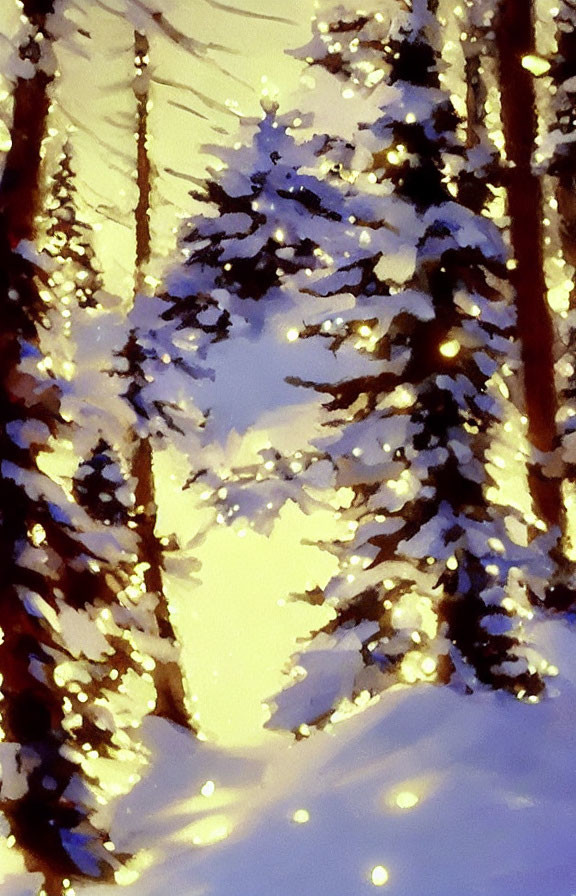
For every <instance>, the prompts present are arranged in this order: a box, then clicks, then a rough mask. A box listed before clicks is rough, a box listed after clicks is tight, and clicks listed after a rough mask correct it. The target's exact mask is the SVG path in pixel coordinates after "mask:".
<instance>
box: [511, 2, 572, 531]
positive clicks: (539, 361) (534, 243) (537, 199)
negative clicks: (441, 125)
mask: <svg viewBox="0 0 576 896" xmlns="http://www.w3.org/2000/svg"><path fill="white" fill-rule="evenodd" d="M532 7H533V4H532V2H531V0H501V2H500V6H499V9H498V13H497V16H496V48H497V52H498V64H499V73H500V91H501V102H502V119H503V128H504V138H505V141H506V154H507V157H508V162H509V166H510V167H509V169H508V172H507V179H508V205H509V214H510V218H511V225H510V231H511V239H512V247H513V250H514V255H515V258H516V267H515V269H514V270H513V271H511V281H512V284H513V286H514V287H515V290H516V295H517V315H518V331H519V337H520V340H521V345H522V361H523V368H524V384H525V392H526V412H527V416H528V438H529V439H530V441H531V443H532V445H533V446H534V447H535V448H536V449H537V450H538V451H539V452H542V454H544V455H546V454H550V453H551V452H552V451H554V449H555V448H556V447H557V432H556V422H555V415H556V410H557V396H556V391H555V387H554V333H553V328H552V320H551V316H550V311H549V308H548V302H547V290H546V281H545V276H544V254H543V223H542V217H543V213H542V186H541V182H540V179H539V178H538V176H537V175H536V174H535V173H534V171H533V168H532V153H533V151H534V148H535V145H536V144H535V138H536V136H537V118H536V98H535V91H534V84H533V81H532V75H531V73H530V72H529V71H527V70H526V69H525V68H524V67H523V66H522V58H523V57H524V56H526V55H528V54H533V53H535V36H534V23H533V9H532ZM529 486H530V491H531V494H532V497H533V500H534V507H535V510H536V513H537V514H538V516H539V517H541V518H542V519H543V520H544V521H545V522H546V523H547V524H548V525H549V526H555V525H559V524H560V523H561V521H562V517H563V511H562V496H561V482H560V480H559V479H558V478H554V477H552V476H547V475H546V474H545V472H544V470H543V468H542V464H541V463H535V464H533V465H532V466H531V468H530V471H529Z"/></svg>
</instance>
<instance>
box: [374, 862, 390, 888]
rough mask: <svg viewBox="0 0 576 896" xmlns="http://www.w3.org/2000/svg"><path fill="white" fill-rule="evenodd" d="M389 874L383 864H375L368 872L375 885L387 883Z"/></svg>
mask: <svg viewBox="0 0 576 896" xmlns="http://www.w3.org/2000/svg"><path fill="white" fill-rule="evenodd" d="M389 879H390V875H389V873H388V870H387V869H386V868H385V867H384V865H375V866H374V868H373V869H372V872H371V874H370V880H371V881H372V883H373V884H374V886H375V887H383V886H384V885H385V884H387V883H388V880H389Z"/></svg>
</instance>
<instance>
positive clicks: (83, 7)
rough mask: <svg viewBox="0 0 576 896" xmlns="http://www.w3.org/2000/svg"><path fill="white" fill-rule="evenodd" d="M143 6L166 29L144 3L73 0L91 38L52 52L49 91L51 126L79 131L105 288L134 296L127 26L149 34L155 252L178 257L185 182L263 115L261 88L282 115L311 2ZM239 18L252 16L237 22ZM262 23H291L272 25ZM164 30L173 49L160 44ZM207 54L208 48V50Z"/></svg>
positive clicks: (188, 205) (199, 0)
mask: <svg viewBox="0 0 576 896" xmlns="http://www.w3.org/2000/svg"><path fill="white" fill-rule="evenodd" d="M147 2H148V6H153V7H154V9H155V10H157V9H158V8H159V7H160V8H161V11H162V13H163V15H164V16H165V19H164V24H165V25H166V24H168V26H169V27H168V28H166V27H165V28H160V27H158V26H157V25H156V24H154V22H152V21H151V19H150V17H149V16H148V15H147V14H146V13H145V12H144V11H143V10H142V7H144V0H78V2H77V3H75V4H74V5H72V4H71V6H70V11H69V12H68V14H67V15H68V18H69V19H70V20H71V21H72V22H74V24H75V26H76V28H77V27H81V28H82V29H83V30H85V31H88V32H89V33H90V34H91V39H87V38H85V37H83V36H82V35H79V34H78V32H77V30H76V29H71V30H70V33H69V34H68V35H67V36H66V37H65V38H64V40H61V41H60V42H59V45H58V46H59V50H58V60H59V67H60V70H61V71H62V77H61V79H60V81H59V83H58V85H57V88H56V97H55V98H56V100H57V103H56V104H55V108H56V109H57V111H56V113H55V115H56V117H57V118H58V121H56V122H55V127H56V128H57V129H58V130H61V129H62V128H63V127H67V126H70V125H72V126H73V127H75V128H76V130H75V133H74V135H73V136H74V141H75V146H76V151H77V167H78V169H79V175H80V186H81V192H82V198H83V199H84V201H85V202H86V204H87V206H88V207H89V208H90V209H91V210H93V209H96V211H97V215H96V217H95V218H93V215H92V214H91V215H90V217H91V218H92V219H93V220H94V222H95V223H96V224H98V225H102V228H103V229H102V231H101V233H100V235H99V237H98V250H99V255H100V257H101V262H102V265H103V268H104V271H105V273H106V281H107V286H108V288H109V289H110V290H112V291H118V292H126V291H127V290H128V291H129V289H130V285H131V278H132V270H131V258H132V255H133V240H134V232H133V215H132V210H133V209H134V207H135V205H136V186H135V183H134V180H133V177H132V172H133V170H134V167H135V161H134V151H135V145H134V139H133V137H132V132H133V129H134V126H135V106H134V98H133V96H132V94H131V90H130V84H131V80H132V77H133V30H134V27H135V26H139V27H142V28H144V27H146V29H147V32H148V36H149V40H150V72H151V74H152V79H153V83H152V86H151V91H150V96H151V100H152V107H151V109H150V120H149V123H150V153H151V156H152V159H153V162H154V165H155V169H156V177H155V181H154V189H153V193H152V205H153V214H152V227H153V237H154V247H153V249H154V254H155V255H156V256H158V255H160V256H163V255H166V254H167V253H169V252H170V250H171V249H172V247H173V241H174V234H173V229H174V228H175V227H178V226H179V219H180V217H181V216H184V217H186V216H187V215H189V214H190V212H191V211H192V209H193V204H192V202H191V200H190V197H189V195H188V192H189V190H190V189H191V188H193V187H194V183H193V182H191V181H190V180H189V178H190V177H192V178H194V177H196V178H197V177H202V175H203V173H204V170H205V166H206V164H207V163H209V162H210V159H209V157H208V156H207V155H205V154H202V151H201V147H202V145H203V144H205V143H218V142H222V141H224V142H226V141H227V142H230V140H233V139H234V136H233V135H234V134H235V132H236V130H237V124H238V121H237V119H238V115H240V114H242V115H248V116H254V115H258V114H259V112H260V107H259V102H260V98H261V92H262V90H263V89H268V88H272V89H273V90H278V95H279V98H280V100H281V101H283V102H285V103H286V105H287V107H288V108H289V106H290V101H289V94H290V92H291V91H293V90H295V89H296V88H297V86H298V78H299V73H300V70H301V67H300V64H299V63H297V62H296V61H295V60H293V59H291V58H290V57H289V56H287V55H286V54H285V52H284V50H285V49H286V48H291V47H297V46H300V45H301V44H303V43H305V42H306V40H307V39H308V36H309V22H310V17H311V16H312V14H313V0H288V2H285V3H280V2H278V0H230V2H229V3H219V2H217V0H185V2H182V0H160V2H156V0H155V2H154V4H151V3H150V2H149V0H147ZM226 6H228V7H230V10H231V11H229V10H227V9H226V8H225V7H226ZM241 9H246V10H250V11H251V12H252V13H253V14H254V15H255V16H258V17H252V16H247V15H240V14H238V13H237V12H234V11H233V10H241ZM265 15H271V16H276V17H280V18H283V19H286V20H289V21H288V22H287V23H285V22H283V21H280V22H277V21H273V22H270V21H267V20H266V19H265V18H264V16H265ZM290 22H292V23H290ZM171 29H173V30H172V32H171V33H172V38H171V36H170V34H167V33H166V31H167V30H168V31H169V32H170V31H171ZM175 32H180V33H181V34H182V35H185V36H191V37H192V39H193V42H194V43H192V45H188V46H182V45H180V44H179V43H178V42H177V41H176V39H173V38H174V37H176V36H177V35H175ZM181 42H182V41H181ZM206 45H210V47H211V48H210V49H208V50H207V51H205V47H206ZM217 45H220V46H222V47H223V49H222V50H220V49H218V48H217ZM262 79H268V80H267V81H263V80H262ZM172 85H176V86H172ZM190 110H191V111H190ZM229 135H232V136H229ZM156 270H158V267H157V268H156Z"/></svg>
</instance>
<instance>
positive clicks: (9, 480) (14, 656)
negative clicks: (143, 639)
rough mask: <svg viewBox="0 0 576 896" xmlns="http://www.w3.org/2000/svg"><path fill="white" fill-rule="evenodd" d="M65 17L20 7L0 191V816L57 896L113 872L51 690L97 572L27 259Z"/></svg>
mask: <svg viewBox="0 0 576 896" xmlns="http://www.w3.org/2000/svg"><path fill="white" fill-rule="evenodd" d="M57 5H58V4H57V3H56V2H52V0H24V3H23V4H22V13H23V16H24V17H25V19H24V20H23V21H24V27H23V31H24V34H23V40H22V43H21V45H20V47H19V50H18V55H19V59H20V61H21V67H20V69H19V70H18V74H17V76H16V78H15V82H14V89H13V97H12V102H13V116H12V125H11V149H10V150H9V152H8V154H7V157H6V160H5V165H4V169H3V173H2V178H1V180H0V304H1V307H2V320H3V326H2V339H1V341H2V351H1V352H0V417H1V427H0V442H1V445H0V448H1V455H2V468H1V473H0V514H1V518H2V537H1V539H0V553H1V568H2V575H1V586H0V628H1V629H2V644H1V646H0V672H1V674H2V730H3V740H4V743H3V746H2V750H3V761H2V765H3V772H4V774H3V785H2V811H3V812H4V814H5V816H6V818H7V820H8V822H9V825H10V828H11V831H12V835H13V836H14V838H15V841H16V844H17V845H18V847H19V848H20V849H21V850H22V852H23V854H24V857H25V860H26V864H27V867H28V868H29V869H30V870H34V871H41V872H42V873H43V875H44V878H45V890H46V891H47V893H48V894H49V896H59V894H60V893H61V889H62V879H63V878H73V877H77V876H83V875H88V876H90V877H97V878H109V877H111V876H112V873H113V869H114V867H117V863H116V860H115V859H114V858H113V856H111V855H110V854H109V853H108V852H107V850H106V849H104V846H103V844H104V841H106V840H107V837H106V834H104V833H103V832H101V831H98V830H97V829H95V828H94V827H93V826H92V824H91V822H90V815H91V809H92V806H91V797H90V794H89V793H88V792H87V790H86V788H85V787H84V786H83V785H82V783H81V773H80V768H79V762H78V759H77V758H76V757H75V756H74V755H72V754H71V753H70V751H69V750H68V749H67V747H66V744H67V741H68V739H69V735H68V731H67V723H68V711H67V710H66V708H65V693H64V692H63V691H62V689H61V688H60V687H59V686H58V685H57V683H56V681H55V673H56V669H57V666H58V665H59V664H60V663H61V662H62V661H63V660H64V661H66V660H70V659H73V658H74V655H73V654H71V653H70V652H69V651H67V650H66V648H65V646H64V642H65V640H66V639H65V638H64V637H63V632H62V627H61V625H60V622H59V615H60V613H61V611H62V609H63V608H64V606H66V605H70V606H74V604H75V602H76V601H77V600H79V598H80V594H81V593H82V591H83V589H84V588H85V587H86V586H87V585H88V584H89V580H90V582H91V581H92V579H93V575H92V573H93V571H92V570H91V569H90V567H89V565H88V563H89V559H90V558H89V557H88V556H87V552H86V549H85V547H84V546H83V544H82V543H81V541H80V540H79V539H78V538H77V536H76V533H75V532H74V528H73V526H72V525H71V523H70V520H69V517H68V514H67V512H66V509H65V505H66V500H65V498H64V496H63V495H62V494H61V493H60V492H59V491H58V489H55V488H54V485H53V483H51V482H50V480H49V479H48V478H47V477H46V476H44V475H43V474H41V473H40V471H39V469H38V466H37V455H38V453H39V451H40V450H42V448H43V447H44V446H45V444H46V442H47V440H48V439H49V437H50V436H51V435H54V434H55V433H56V431H57V429H58V428H59V426H60V424H61V419H60V415H59V390H58V387H57V385H56V383H55V382H54V380H53V379H52V378H51V377H49V376H48V375H46V374H45V371H46V365H45V364H44V363H43V362H44V359H43V358H42V356H41V355H40V353H39V351H38V348H37V346H38V333H37V321H38V320H40V319H41V318H42V316H43V310H42V299H41V298H40V296H39V294H38V290H37V283H36V276H37V274H38V270H37V269H36V268H35V266H34V265H33V264H32V263H31V262H30V261H29V260H27V258H26V254H27V253H26V245H27V243H26V241H29V240H31V239H32V238H33V237H34V233H35V215H36V213H37V211H38V209H39V191H40V158H41V152H40V149H41V141H42V138H43V135H44V129H45V125H46V120H47V113H48V107H49V104H50V85H51V82H52V81H53V78H54V74H53V71H54V67H53V60H52V48H51V34H50V22H51V17H52V16H55V15H56V14H57V13H58V12H59V10H58V9H57V8H56V7H57ZM60 6H61V4H60ZM21 247H24V248H23V251H22V252H21V251H19V250H20V248H21ZM102 582H103V579H102V578H100V579H99V583H100V585H102ZM78 697H79V695H78ZM79 699H80V698H79ZM80 702H81V701H80ZM10 757H12V760H13V761H12V764H11V763H10V761H9V760H10ZM10 767H12V771H13V772H14V774H12V775H11V774H10V773H9V772H8V771H7V770H8V769H9V768H10Z"/></svg>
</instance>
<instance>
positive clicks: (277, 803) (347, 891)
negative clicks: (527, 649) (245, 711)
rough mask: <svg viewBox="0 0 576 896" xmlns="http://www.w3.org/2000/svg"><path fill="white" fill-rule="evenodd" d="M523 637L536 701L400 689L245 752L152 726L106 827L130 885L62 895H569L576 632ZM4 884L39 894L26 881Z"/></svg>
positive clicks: (573, 878)
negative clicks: (317, 727) (533, 656)
mask: <svg viewBox="0 0 576 896" xmlns="http://www.w3.org/2000/svg"><path fill="white" fill-rule="evenodd" d="M533 634H534V636H535V640H536V642H537V643H538V646H539V647H540V648H541V649H542V650H543V651H544V652H545V653H546V654H547V656H548V657H549V659H550V661H551V662H553V663H554V664H555V665H557V666H558V668H559V670H560V672H559V675H558V676H557V677H556V678H554V679H552V680H551V683H550V686H549V693H548V696H547V697H546V699H544V700H543V701H542V702H541V703H539V704H534V705H530V704H527V703H522V702H519V701H515V700H513V699H512V698H511V697H510V696H509V695H506V694H502V693H495V692H493V691H478V692H477V693H475V694H473V695H471V696H465V695H462V694H459V693H456V692H455V691H454V690H451V689H449V688H446V687H444V688H438V687H434V686H431V685H422V686H419V687H413V688H404V687H400V688H395V689H392V690H390V691H388V692H387V693H385V694H384V695H383V696H382V698H381V699H380V701H379V702H378V703H376V704H374V705H372V706H369V707H368V708H367V709H365V710H364V711H363V712H360V713H359V714H357V715H356V716H354V717H352V718H350V719H348V720H346V721H344V722H341V723H339V724H338V725H336V726H335V727H334V728H333V729H332V731H331V732H316V733H313V734H312V735H311V737H310V738H309V739H307V740H302V741H299V742H294V741H293V740H292V739H291V738H290V737H289V736H287V735H273V734H270V735H269V738H268V740H267V741H266V742H264V743H263V744H262V745H260V746H257V747H254V748H253V749H244V750H242V751H234V750H224V749H221V748H217V747H215V746H213V745H211V744H210V743H209V742H194V741H192V740H191V739H190V738H189V737H188V736H187V735H185V734H182V733H181V732H180V731H177V730H176V729H174V728H173V727H171V726H170V724H169V723H166V722H164V721H162V720H159V719H149V720H148V721H147V722H146V725H145V739H146V743H147V746H148V748H149V750H150V753H151V764H150V768H149V772H148V773H147V774H146V775H145V777H143V779H142V780H141V781H140V782H139V784H137V785H136V787H135V789H134V791H133V792H132V793H131V794H130V795H129V796H127V797H125V798H123V799H121V800H120V801H119V803H118V805H117V807H116V814H115V817H114V820H113V824H112V837H113V839H114V842H115V843H116V845H117V846H118V847H119V848H121V849H126V850H133V851H138V852H139V854H138V855H137V858H136V860H135V863H134V866H133V867H134V868H139V869H140V876H139V877H138V879H137V880H134V881H133V882H132V883H127V885H125V886H122V887H119V886H114V887H108V886H96V885H94V886H86V887H78V886H77V887H75V889H76V893H77V894H78V893H82V894H83V896H120V894H122V893H123V894H125V896H164V894H166V893H169V894H170V896H324V894H326V896H328V894H330V896H363V894H367V896H368V894H370V893H373V892H377V891H381V892H383V893H387V894H389V896H573V894H574V893H576V763H575V759H574V757H575V756H576V657H575V656H574V651H573V637H574V634H573V632H572V631H570V629H569V626H568V624H567V623H566V622H557V621H549V622H539V623H537V624H536V626H535V628H534V632H533ZM132 877H135V874H134V875H132ZM126 880H127V881H128V880H130V874H127V875H126ZM0 882H2V890H1V892H2V896H32V894H34V893H35V889H34V887H35V883H36V881H35V880H34V878H33V877H32V876H31V875H25V874H24V875H22V874H9V875H8V876H7V877H4V879H2V877H1V875H0Z"/></svg>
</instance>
